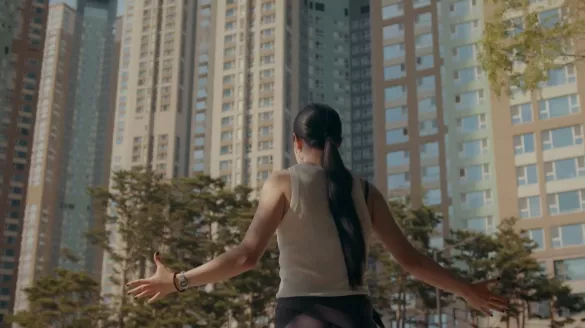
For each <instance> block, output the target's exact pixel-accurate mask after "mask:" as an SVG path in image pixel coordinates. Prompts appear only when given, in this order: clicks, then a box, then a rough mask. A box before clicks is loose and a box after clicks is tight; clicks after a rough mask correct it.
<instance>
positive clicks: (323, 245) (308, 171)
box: [276, 164, 372, 298]
mask: <svg viewBox="0 0 585 328" xmlns="http://www.w3.org/2000/svg"><path fill="white" fill-rule="evenodd" d="M288 171H289V173H290V178H291V185H292V193H291V201H290V209H289V210H288V212H287V213H286V214H285V215H284V218H283V219H282V222H281V224H280V226H279V227H278V229H277V231H276V236H277V239H278V248H279V250H280V258H279V263H280V288H279V290H278V293H277V294H276V297H279V298H280V297H294V296H344V295H356V294H357V295H361V294H368V289H367V286H366V285H363V286H359V287H356V288H355V289H351V288H350V286H349V282H348V278H347V269H346V266H345V260H344V258H343V252H342V250H341V243H340V241H339V236H338V234H337V228H336V227H335V222H334V221H333V218H332V217H331V213H330V211H329V204H328V200H327V185H326V182H327V180H326V176H325V172H324V171H323V168H322V167H321V166H319V165H313V164H297V165H295V166H293V167H291V168H289V169H288ZM352 197H353V201H354V204H355V207H356V211H357V214H358V216H359V218H360V221H361V223H362V231H363V233H364V239H365V242H366V249H369V245H370V239H371V230H372V224H371V220H370V215H369V212H368V208H367V205H366V201H365V200H364V194H363V191H362V188H361V182H360V179H359V178H358V177H356V176H355V175H354V182H353V190H352ZM365 267H366V266H364V269H365Z"/></svg>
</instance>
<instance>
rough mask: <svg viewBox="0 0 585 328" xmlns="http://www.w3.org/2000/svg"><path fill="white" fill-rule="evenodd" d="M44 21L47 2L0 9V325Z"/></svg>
mask: <svg viewBox="0 0 585 328" xmlns="http://www.w3.org/2000/svg"><path fill="white" fill-rule="evenodd" d="M46 19H47V2H46V1H33V0H25V1H18V2H14V1H3V2H2V4H1V5H0V21H1V23H2V26H0V29H1V30H0V31H1V32H0V33H2V36H1V38H2V41H1V42H2V45H3V48H2V49H1V51H2V55H0V58H2V59H1V61H2V62H3V64H2V65H3V66H2V67H1V68H0V69H1V71H0V81H1V82H0V85H1V86H2V87H1V89H0V92H1V93H0V98H1V99H2V100H0V237H1V239H0V326H1V325H2V324H3V321H4V319H3V318H4V316H5V315H6V314H7V313H10V311H11V309H12V307H13V303H14V292H15V286H16V277H17V267H18V257H19V248H20V234H21V231H22V218H23V216H24V205H25V201H26V199H25V196H26V189H27V177H28V171H29V158H30V151H31V148H32V144H33V140H32V138H33V126H34V117H35V108H36V103H37V92H38V88H39V83H40V82H41V80H40V75H41V61H42V58H43V44H44V38H45V26H46ZM6 60H8V63H7V64H6Z"/></svg>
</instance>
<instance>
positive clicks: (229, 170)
mask: <svg viewBox="0 0 585 328" xmlns="http://www.w3.org/2000/svg"><path fill="white" fill-rule="evenodd" d="M215 12H216V16H215V17H216V20H215V33H216V36H217V37H216V39H215V40H216V43H215V54H216V55H215V65H214V72H213V75H214V83H213V88H212V89H213V108H212V110H211V113H210V114H209V115H211V116H212V121H211V126H212V129H211V134H210V138H211V147H210V149H209V156H211V166H210V173H211V174H212V175H213V176H219V177H221V178H222V179H224V180H225V181H226V182H227V183H228V185H238V184H245V185H248V186H251V187H253V188H258V187H260V186H261V185H262V183H263V182H264V180H265V179H266V178H267V177H268V176H269V175H270V173H271V172H272V171H274V170H277V169H282V168H286V167H288V166H290V165H291V164H292V163H293V161H294V157H293V156H292V142H291V141H292V129H291V128H292V121H293V119H294V116H295V114H296V112H297V111H298V110H299V109H300V108H301V107H302V106H304V105H305V104H307V103H308V102H322V103H327V104H330V105H332V106H333V107H334V108H335V109H336V110H337V111H338V112H339V113H340V115H341V118H342V121H343V123H344V134H343V137H344V140H345V141H344V143H343V145H342V147H341V153H342V156H343V157H344V159H345V162H346V164H347V165H348V166H350V167H352V168H354V169H355V170H356V171H357V172H359V173H360V174H362V175H364V176H366V177H369V178H372V177H373V166H372V165H369V164H368V162H370V161H371V159H372V157H373V140H372V137H371V130H372V125H371V119H372V118H371V96H370V87H371V86H370V85H371V83H370V78H371V76H370V46H369V27H370V25H369V1H365V0H364V1H349V0H347V1H217V2H216V9H215ZM352 98H355V99H359V101H357V100H356V101H355V102H352ZM354 148H358V149H359V150H357V149H354ZM356 151H357V153H359V154H357V155H356Z"/></svg>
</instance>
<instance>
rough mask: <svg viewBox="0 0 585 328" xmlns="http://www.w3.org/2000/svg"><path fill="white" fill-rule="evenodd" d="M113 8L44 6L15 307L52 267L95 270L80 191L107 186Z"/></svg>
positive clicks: (113, 4) (86, 204) (97, 259)
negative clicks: (45, 20)
mask: <svg viewBox="0 0 585 328" xmlns="http://www.w3.org/2000/svg"><path fill="white" fill-rule="evenodd" d="M116 9H117V1H115V0H84V1H79V2H78V3H77V8H76V9H73V8H71V7H69V6H68V5H66V4H56V5H52V6H51V7H50V10H49V19H48V26H47V38H46V42H45V48H44V56H43V69H42V74H41V83H40V92H39V101H38V105H37V120H36V125H35V134H34V146H33V151H32V157H31V163H32V165H31V170H30V175H29V181H28V182H29V187H28V193H27V201H26V211H25V215H24V222H23V223H24V227H23V238H22V245H21V253H20V263H19V273H18V284H17V294H16V304H15V311H19V310H22V309H26V307H27V306H28V302H27V299H26V294H25V293H24V292H23V291H24V289H25V288H27V287H29V286H30V285H31V284H32V283H33V281H34V280H35V279H36V278H38V277H40V276H43V275H46V274H50V273H51V272H53V270H54V269H55V268H57V267H61V268H66V269H70V270H77V271H86V272H88V273H89V274H92V275H94V276H95V277H99V276H100V274H101V256H100V252H99V251H98V250H96V249H95V248H94V247H92V246H91V245H89V242H88V241H87V240H86V237H85V233H86V232H87V231H89V230H90V229H91V228H92V227H93V225H94V222H93V218H92V211H91V199H90V197H89V195H88V193H87V188H89V187H94V186H99V185H107V183H108V171H109V161H110V158H111V157H110V153H109V146H110V145H109V144H108V143H107V141H108V140H109V138H108V136H109V135H111V129H112V124H111V118H112V116H113V109H112V108H111V107H110V96H113V95H111V90H110V88H111V87H110V83H111V74H112V72H113V71H114V70H115V69H116V68H117V67H112V66H113V64H115V62H116V60H115V57H116V56H117V54H115V53H114V50H115V43H114V24H115V20H116ZM64 250H66V252H67V255H73V256H74V257H76V258H77V261H71V257H70V256H63V255H64V253H63V251H64Z"/></svg>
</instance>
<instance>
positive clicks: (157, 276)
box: [126, 252, 177, 303]
mask: <svg viewBox="0 0 585 328" xmlns="http://www.w3.org/2000/svg"><path fill="white" fill-rule="evenodd" d="M154 263H155V264H156V272H155V273H154V275H152V277H150V278H146V279H138V280H134V281H130V282H129V283H128V284H127V285H126V286H127V287H128V288H131V289H130V290H129V291H128V295H134V298H136V299H138V298H145V297H150V299H149V300H148V303H152V302H155V301H158V300H160V299H162V298H163V297H165V296H167V295H169V294H171V293H173V292H176V291H177V289H176V288H175V283H174V279H175V274H174V272H173V271H171V270H170V269H169V268H167V267H166V266H165V265H164V264H163V263H162V262H161V260H160V255H159V253H158V252H156V253H154Z"/></svg>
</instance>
